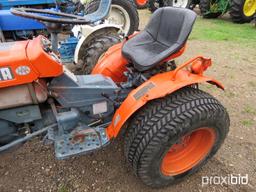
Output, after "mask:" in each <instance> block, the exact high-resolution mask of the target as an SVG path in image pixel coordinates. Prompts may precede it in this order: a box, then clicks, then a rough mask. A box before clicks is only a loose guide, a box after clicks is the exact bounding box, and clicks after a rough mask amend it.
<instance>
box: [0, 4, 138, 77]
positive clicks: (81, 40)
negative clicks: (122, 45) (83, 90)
mask: <svg viewBox="0 0 256 192" xmlns="http://www.w3.org/2000/svg"><path fill="white" fill-rule="evenodd" d="M85 2H87V4H84V3H85ZM99 2H100V1H95V0H88V1H84V0H12V1H9V0H2V1H1V2H0V42H5V41H10V40H12V41H13V40H24V39H31V38H33V37H34V36H37V35H39V34H43V35H49V34H47V30H46V29H45V26H44V25H43V24H41V23H39V22H38V21H36V20H32V19H27V18H24V17H18V16H15V15H13V14H12V13H11V12H10V8H11V7H27V8H39V9H45V10H52V11H60V12H65V13H71V14H76V15H81V16H83V15H85V14H90V13H91V12H94V11H95V10H96V9H97V8H98V6H99ZM103 2H106V3H107V4H111V3H112V4H111V8H110V9H108V10H109V11H110V12H109V14H106V15H107V16H106V17H105V18H104V19H102V18H100V19H97V18H95V19H94V20H95V22H94V23H92V24H90V25H77V26H75V27H74V28H73V30H72V33H70V31H69V34H70V35H69V36H68V38H65V39H64V41H62V42H61V44H59V46H58V52H59V53H60V55H61V59H62V62H63V63H75V64H76V67H75V69H74V70H75V71H78V72H79V73H81V72H82V73H89V72H90V70H88V69H90V68H91V67H90V66H87V64H86V63H88V62H87V61H85V57H84V55H86V53H87V51H88V47H90V45H91V44H94V43H95V42H96V41H97V40H99V38H100V37H102V36H105V35H106V34H107V35H109V34H112V35H113V36H115V37H114V39H111V42H109V43H108V44H109V46H112V45H113V44H114V43H116V42H117V41H118V39H119V35H118V32H120V33H124V34H125V35H130V34H132V33H133V32H134V31H136V30H137V29H138V25H139V19H138V12H137V9H136V5H135V4H134V2H133V0H118V1H116V0H114V1H111V0H103ZM92 5H93V6H92ZM105 10H106V8H103V9H102V10H101V12H104V11H105ZM94 16H95V15H94ZM62 40H63V39H62ZM107 41H110V40H107ZM56 49H57V48H56ZM105 51H106V50H105V49H102V54H103V52H105ZM98 53H99V54H98ZM97 54H98V55H97V56H95V59H96V60H97V59H98V57H100V55H102V54H100V52H97ZM82 69H83V70H82ZM81 70H82V71H81Z"/></svg>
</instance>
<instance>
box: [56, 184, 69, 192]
mask: <svg viewBox="0 0 256 192" xmlns="http://www.w3.org/2000/svg"><path fill="white" fill-rule="evenodd" d="M58 192H69V189H68V187H67V186H66V185H61V186H60V187H59V189H58Z"/></svg>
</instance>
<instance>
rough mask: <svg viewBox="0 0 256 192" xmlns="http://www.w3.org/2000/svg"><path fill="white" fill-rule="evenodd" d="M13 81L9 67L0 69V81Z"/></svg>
mask: <svg viewBox="0 0 256 192" xmlns="http://www.w3.org/2000/svg"><path fill="white" fill-rule="evenodd" d="M12 79H14V77H13V74H12V71H11V69H10V68H9V67H1V68H0V81H8V80H12Z"/></svg>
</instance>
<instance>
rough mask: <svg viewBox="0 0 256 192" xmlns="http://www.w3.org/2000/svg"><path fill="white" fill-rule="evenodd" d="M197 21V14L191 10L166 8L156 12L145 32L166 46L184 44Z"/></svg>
mask: <svg viewBox="0 0 256 192" xmlns="http://www.w3.org/2000/svg"><path fill="white" fill-rule="evenodd" d="M195 20H196V13H195V12H193V11H191V10H189V9H184V8H174V7H165V8H162V9H158V10H157V11H155V13H154V14H153V15H152V17H151V20H150V22H149V23H148V25H147V26H146V28H145V31H147V32H148V33H150V34H151V35H152V37H153V38H154V40H156V41H158V42H160V43H162V44H164V45H166V46H171V45H172V44H174V43H178V44H184V43H185V42H186V40H187V38H188V36H189V34H190V32H191V30H192V27H193V24H194V22H195Z"/></svg>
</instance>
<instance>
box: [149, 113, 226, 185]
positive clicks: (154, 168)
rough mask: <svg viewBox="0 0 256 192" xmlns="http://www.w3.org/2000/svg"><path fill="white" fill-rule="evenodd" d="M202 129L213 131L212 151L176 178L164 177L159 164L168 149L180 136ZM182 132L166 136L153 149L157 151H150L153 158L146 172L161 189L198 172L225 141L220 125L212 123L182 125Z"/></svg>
mask: <svg viewBox="0 0 256 192" xmlns="http://www.w3.org/2000/svg"><path fill="white" fill-rule="evenodd" d="M220 118H221V117H220ZM223 123H224V122H223ZM181 126H182V125H181ZM202 127H211V128H212V129H214V131H215V133H216V140H215V143H214V145H213V147H212V149H211V150H210V152H209V153H208V154H207V156H206V157H205V158H204V159H202V160H201V161H200V163H198V164H197V165H196V166H194V167H193V168H192V169H190V170H188V171H186V172H184V173H182V174H179V175H176V176H166V175H164V174H163V173H162V172H161V164H162V161H163V158H164V156H165V155H166V153H167V152H168V151H169V149H170V147H171V146H172V145H173V144H175V143H177V142H178V141H179V139H180V138H181V137H182V136H184V135H187V134H190V133H192V132H193V131H195V130H197V129H199V128H202ZM183 130H184V131H183V132H181V133H180V134H179V135H176V136H173V135H172V136H170V135H166V137H165V138H164V139H163V140H162V143H159V145H158V147H156V148H155V149H157V150H155V151H152V156H151V157H153V158H152V159H151V163H150V165H149V166H148V168H149V169H148V170H147V171H148V174H149V175H151V179H153V180H155V181H156V183H159V184H161V187H162V186H166V185H169V184H171V183H172V182H174V181H175V182H178V181H179V180H182V179H184V177H187V176H189V175H191V174H193V173H195V172H196V171H198V170H199V169H200V167H202V166H203V165H204V164H205V163H206V162H207V161H208V159H210V158H211V157H212V156H213V155H214V154H215V153H216V152H217V150H218V149H219V148H220V146H221V144H222V143H223V141H224V139H225V135H226V133H223V129H222V128H221V125H216V124H215V122H214V121H213V122H211V124H209V122H201V123H195V122H194V125H193V126H191V125H188V124H187V125H185V126H184V125H183Z"/></svg>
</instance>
